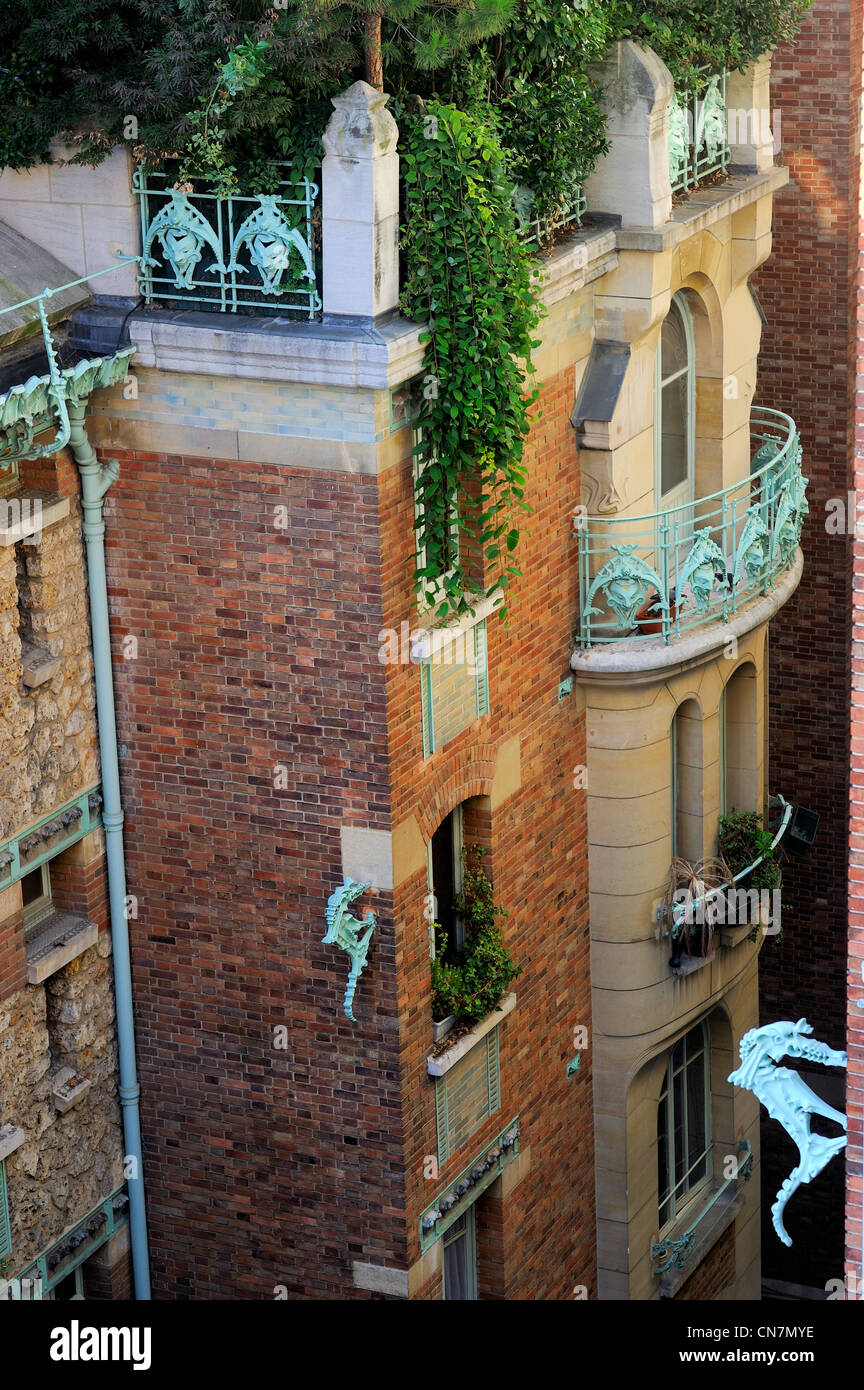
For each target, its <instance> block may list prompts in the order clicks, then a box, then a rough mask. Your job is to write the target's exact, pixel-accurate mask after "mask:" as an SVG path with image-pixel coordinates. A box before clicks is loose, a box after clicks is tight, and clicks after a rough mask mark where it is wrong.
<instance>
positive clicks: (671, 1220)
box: [657, 1019, 714, 1237]
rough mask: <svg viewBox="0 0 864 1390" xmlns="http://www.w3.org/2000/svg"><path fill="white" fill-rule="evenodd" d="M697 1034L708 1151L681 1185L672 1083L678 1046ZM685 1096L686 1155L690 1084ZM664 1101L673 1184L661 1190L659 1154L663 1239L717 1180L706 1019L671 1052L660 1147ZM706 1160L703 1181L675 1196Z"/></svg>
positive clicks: (665, 1076)
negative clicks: (667, 1211)
mask: <svg viewBox="0 0 864 1390" xmlns="http://www.w3.org/2000/svg"><path fill="white" fill-rule="evenodd" d="M697 1031H699V1032H701V1034H702V1059H703V1073H704V1076H703V1081H704V1085H703V1091H702V1102H703V1106H704V1116H705V1146H704V1148H703V1149H702V1152H701V1153H700V1155H699V1157H698V1158H697V1159H696V1160H695V1162H694V1163H691V1164H690V1165H689V1167H688V1169H687V1172H686V1173H685V1175H684V1177H683V1178H682V1179H681V1180H680V1182H677V1183H676V1182H674V1181H673V1179H674V1175H675V1170H676V1161H675V1160H676V1151H675V1130H676V1123H675V1121H676V1116H675V1105H674V1097H675V1089H674V1085H673V1084H672V1083H673V1078H674V1075H675V1066H674V1064H675V1052H676V1050H677V1048H678V1046H679V1044H680V1043H683V1042H685V1041H686V1039H688V1038H690V1037H692V1036H693V1034H694V1033H696V1032H697ZM688 1065H689V1061H685V1063H684V1067H685V1069H686V1067H687V1066H688ZM683 1093H684V1099H685V1114H684V1124H683V1130H684V1152H685V1154H686V1151H687V1128H688V1126H687V1119H688V1109H687V1087H686V1084H685V1086H684V1087H683ZM664 1099H665V1101H666V1175H667V1178H668V1180H669V1184H670V1185H669V1187H668V1189H667V1191H666V1192H665V1193H663V1192H662V1191H661V1190H660V1165H659V1152H658V1172H657V1215H658V1221H659V1231H660V1235H661V1237H662V1236H663V1235H664V1234H665V1233H667V1232H668V1231H670V1230H672V1229H673V1228H674V1227H675V1226H676V1225H677V1223H678V1222H679V1221H680V1220H681V1218H682V1216H683V1215H684V1214H685V1213H687V1212H688V1211H689V1210H690V1209H691V1207H692V1206H693V1205H695V1204H696V1203H697V1202H698V1200H699V1199H700V1198H701V1197H703V1196H704V1195H705V1193H706V1192H707V1191H709V1190H710V1189H711V1187H712V1184H713V1181H714V1163H713V1148H714V1133H713V1130H714V1126H713V1117H712V1113H711V1029H710V1027H709V1024H708V1020H707V1019H702V1020H701V1021H700V1022H699V1023H697V1024H696V1025H695V1026H694V1027H693V1028H690V1029H688V1031H687V1032H686V1033H684V1034H683V1035H682V1037H680V1038H679V1039H678V1041H677V1042H676V1043H675V1045H674V1047H673V1048H672V1049H671V1051H670V1053H669V1057H668V1059H667V1063H666V1070H665V1072H664V1074H663V1084H662V1086H661V1088H660V1095H659V1098H658V1101H657V1138H658V1145H659V1139H660V1108H661V1106H662V1104H663V1101H664ZM703 1161H704V1162H705V1173H704V1176H703V1177H701V1178H699V1179H698V1180H697V1182H696V1183H695V1185H694V1186H692V1187H688V1188H686V1189H685V1190H684V1191H683V1192H682V1193H681V1194H680V1196H676V1195H675V1194H676V1192H677V1190H678V1188H679V1187H680V1186H681V1183H682V1182H685V1181H686V1179H687V1177H688V1176H689V1174H690V1172H692V1171H693V1169H694V1168H696V1167H697V1166H698V1165H699V1164H700V1163H702V1162H703ZM666 1207H670V1208H671V1214H670V1215H669V1216H667V1217H666V1219H665V1220H663V1211H664V1208H666Z"/></svg>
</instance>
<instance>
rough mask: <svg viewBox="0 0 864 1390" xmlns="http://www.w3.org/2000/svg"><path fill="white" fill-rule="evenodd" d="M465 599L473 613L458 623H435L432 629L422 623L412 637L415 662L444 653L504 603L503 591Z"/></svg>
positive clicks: (466, 614) (412, 654) (468, 595)
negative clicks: (455, 640)
mask: <svg viewBox="0 0 864 1390" xmlns="http://www.w3.org/2000/svg"><path fill="white" fill-rule="evenodd" d="M465 597H466V598H467V599H468V600H469V602H471V604H472V608H473V612H471V613H464V614H463V615H462V617H461V618H459V619H458V621H456V622H452V621H451V622H447V621H446V620H445V621H444V622H440V621H439V623H437V624H436V623H435V622H434V620H433V624H432V626H430V627H424V625H423V623H422V622H421V623H420V624H419V626H418V627H417V629H416V631H415V632H414V633H413V635H412V641H411V656H412V658H413V659H414V660H415V661H427V660H428V659H429V658H430V657H434V656H435V655H436V653H438V652H440V651H442V650H443V649H444V647H446V646H447V645H448V643H450V642H452V641H453V640H454V639H455V638H456V637H458V636H459V634H460V633H462V632H470V631H471V629H472V628H474V627H476V626H477V624H478V623H482V622H483V621H484V619H486V618H489V617H491V616H492V614H493V613H496V612H497V611H498V609H499V608H500V607H501V605H502V603H503V602H504V595H503V593H502V592H501V590H500V589H499V590H497V591H496V592H495V593H494V594H490V595H489V597H488V598H486V597H483V596H482V595H479V594H478V595H471V594H466V595H465Z"/></svg>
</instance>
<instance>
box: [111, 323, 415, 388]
mask: <svg viewBox="0 0 864 1390" xmlns="http://www.w3.org/2000/svg"><path fill="white" fill-rule="evenodd" d="M235 319H236V316H234V315H230V314H207V313H200V312H197V311H192V310H175V311H169V310H162V311H155V312H154V311H152V310H146V311H145V310H139V311H138V312H137V313H135V314H133V315H132V317H131V318H130V320H129V339H130V342H131V343H132V344H133V345H134V346H135V348H136V349H137V353H136V358H135V365H136V367H156V368H157V369H158V370H160V371H164V372H190V373H193V374H194V375H197V376H219V377H236V378H241V379H242V378H244V377H245V378H250V379H252V380H255V381H280V382H287V381H294V382H299V383H301V384H304V385H310V386H349V387H361V386H365V387H370V388H372V389H373V390H375V389H377V390H386V389H388V388H389V387H391V386H398V385H400V384H401V383H402V382H403V381H408V380H410V378H411V377H414V376H416V375H417V374H418V372H420V371H421V370H422V368H423V359H424V357H425V352H426V349H425V347H424V346H423V345H422V344H421V343H420V341H419V338H420V334H421V333H422V332H423V326H422V325H421V324H416V323H411V322H410V321H409V320H408V319H403V318H395V317H394V318H391V319H388V320H386V321H385V322H383V323H380V324H376V323H373V322H372V321H371V320H366V319H351V318H347V317H346V318H344V319H343V318H341V316H340V317H339V318H336V316H332V317H331V318H330V320H329V321H328V319H327V318H326V317H325V319H324V321H323V322H322V323H298V322H295V321H293V320H291V319H284V318H278V317H273V318H252V317H246V316H242V317H240V318H239V319H236V321H235ZM334 319H335V320H336V321H334Z"/></svg>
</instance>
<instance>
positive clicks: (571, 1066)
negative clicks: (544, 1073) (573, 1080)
mask: <svg viewBox="0 0 864 1390" xmlns="http://www.w3.org/2000/svg"><path fill="white" fill-rule="evenodd" d="M581 1065H582V1053H581V1052H577V1053H576V1056H575V1057H571V1058H570V1061H569V1062H568V1063H567V1071H566V1075H567V1079H568V1081H569V1079H570V1077H571V1076H575V1075H576V1073H577V1071H578V1070H579V1068H580V1067H581Z"/></svg>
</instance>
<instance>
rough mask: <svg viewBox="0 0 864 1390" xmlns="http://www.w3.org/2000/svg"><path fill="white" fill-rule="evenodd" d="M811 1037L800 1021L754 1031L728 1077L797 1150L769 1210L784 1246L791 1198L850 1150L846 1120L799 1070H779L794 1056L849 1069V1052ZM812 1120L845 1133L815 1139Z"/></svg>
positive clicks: (809, 1029)
mask: <svg viewBox="0 0 864 1390" xmlns="http://www.w3.org/2000/svg"><path fill="white" fill-rule="evenodd" d="M812 1032H813V1028H812V1026H811V1025H810V1024H809V1023H808V1022H807V1020H806V1018H799V1019H798V1021H797V1023H792V1022H791V1021H789V1020H782V1021H780V1022H779V1023H768V1024H766V1025H765V1026H764V1027H762V1028H751V1029H750V1030H749V1032H747V1033H745V1034H744V1036H743V1038H742V1039H741V1045H740V1047H739V1049H738V1050H739V1054H740V1057H741V1065H740V1066H739V1067H738V1068H737V1069H736V1070H735V1071H733V1072H731V1073H730V1075H729V1076H728V1078H727V1080H729V1081H731V1082H732V1083H733V1084H734V1085H735V1086H740V1087H742V1088H744V1089H745V1090H748V1091H752V1092H753V1094H754V1095H755V1096H756V1097H757V1098H758V1099H759V1100H760V1101H761V1103H762V1104H763V1105H764V1106H765V1109H766V1110H767V1111H768V1114H769V1115H770V1116H771V1118H772V1119H774V1120H779V1122H780V1124H781V1125H782V1126H783V1128H784V1129H785V1130H786V1132H787V1134H788V1135H789V1137H790V1138H791V1139H792V1140H793V1141H794V1142H795V1144H796V1145H797V1148H798V1156H799V1161H798V1163H797V1164H796V1165H795V1167H794V1168H793V1170H792V1172H791V1173H790V1174H789V1176H788V1178H785V1179H784V1181H783V1183H782V1184H781V1186H780V1191H779V1192H778V1193H777V1196H776V1198H775V1201H774V1204H773V1206H772V1208H771V1219H772V1221H773V1223H774V1230H775V1231H776V1232H777V1234H778V1236H779V1237H780V1239H781V1240H782V1242H783V1244H784V1245H791V1244H792V1237H791V1236H790V1235H789V1232H788V1231H787V1230H786V1227H785V1225H784V1223H783V1213H784V1211H785V1208H786V1203H787V1202H788V1201H789V1198H790V1197H791V1196H792V1194H793V1192H797V1190H798V1188H799V1187H800V1186H801V1185H802V1183H809V1182H812V1181H813V1179H814V1178H816V1177H818V1175H819V1174H820V1173H821V1172H822V1169H823V1168H824V1167H825V1166H826V1164H828V1163H829V1162H830V1160H831V1159H832V1158H833V1157H834V1155H835V1154H837V1153H839V1152H840V1151H841V1149H844V1148H845V1147H846V1116H845V1115H844V1114H843V1113H842V1112H841V1111H840V1110H835V1109H834V1107H833V1105H829V1104H828V1102H827V1101H825V1100H822V1098H821V1097H820V1096H817V1095H816V1092H815V1091H814V1090H812V1089H811V1087H810V1086H808V1085H807V1082H806V1081H805V1080H804V1078H803V1076H800V1075H799V1073H798V1072H797V1071H792V1070H790V1068H789V1067H780V1066H778V1065H777V1063H778V1062H779V1061H780V1059H781V1058H782V1057H794V1058H796V1059H797V1060H803V1061H806V1062H818V1063H819V1064H820V1065H821V1066H826V1067H845V1066H846V1064H847V1056H846V1053H845V1052H837V1051H836V1050H835V1049H834V1048H833V1047H829V1046H828V1045H827V1043H822V1042H818V1041H816V1040H815V1039H813V1038H811V1037H810V1036H809V1035H810V1034H811V1033H812ZM813 1115H820V1116H821V1117H822V1118H823V1119H826V1120H832V1121H833V1122H834V1123H835V1124H838V1125H840V1126H842V1128H843V1133H842V1134H839V1135H827V1134H814V1133H813V1131H812V1129H811V1128H810V1124H811V1116H813Z"/></svg>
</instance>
